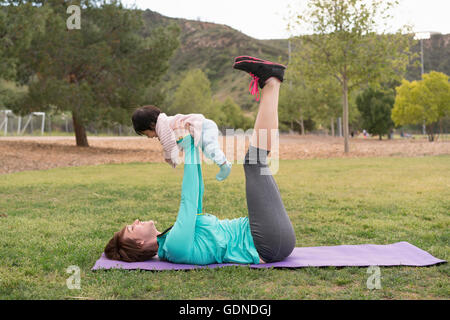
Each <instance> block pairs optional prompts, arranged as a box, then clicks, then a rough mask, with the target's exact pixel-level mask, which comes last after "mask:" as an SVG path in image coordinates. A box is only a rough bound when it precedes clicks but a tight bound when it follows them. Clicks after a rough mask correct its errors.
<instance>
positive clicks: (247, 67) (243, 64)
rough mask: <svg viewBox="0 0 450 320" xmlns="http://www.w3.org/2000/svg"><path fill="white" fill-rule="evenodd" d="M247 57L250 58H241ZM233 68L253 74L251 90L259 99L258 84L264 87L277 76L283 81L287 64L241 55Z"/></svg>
mask: <svg viewBox="0 0 450 320" xmlns="http://www.w3.org/2000/svg"><path fill="white" fill-rule="evenodd" d="M246 58H249V59H247V60H241V59H246ZM233 68H234V69H238V70H242V71H245V72H247V73H249V74H250V75H251V76H252V78H253V79H252V82H251V83H250V87H249V91H250V93H251V94H252V95H255V96H256V100H257V101H258V100H259V99H258V85H259V87H260V88H261V89H262V88H264V86H265V85H266V81H267V80H269V79H270V78H271V77H275V78H277V79H278V80H279V81H280V82H283V79H284V70H285V69H286V66H284V65H282V64H278V63H273V62H270V61H266V60H261V59H258V58H254V57H250V56H240V57H237V58H236V59H235V63H234V64H233Z"/></svg>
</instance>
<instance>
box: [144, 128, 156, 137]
mask: <svg viewBox="0 0 450 320" xmlns="http://www.w3.org/2000/svg"><path fill="white" fill-rule="evenodd" d="M142 133H143V134H144V135H146V136H147V137H148V138H154V137H156V131H155V130H144V131H142Z"/></svg>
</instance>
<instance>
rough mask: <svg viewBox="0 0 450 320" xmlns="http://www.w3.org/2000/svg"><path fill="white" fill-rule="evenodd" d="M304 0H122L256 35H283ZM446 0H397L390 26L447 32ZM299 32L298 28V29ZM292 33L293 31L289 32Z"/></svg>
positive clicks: (448, 0)
mask: <svg viewBox="0 0 450 320" xmlns="http://www.w3.org/2000/svg"><path fill="white" fill-rule="evenodd" d="M305 2H306V0H272V1H269V0H247V1H242V0H122V3H123V4H125V5H126V6H127V7H130V6H131V5H136V7H137V8H139V9H143V10H145V9H150V10H152V11H156V12H158V13H160V14H162V15H164V16H167V17H172V18H185V19H190V20H200V21H206V22H214V23H219V24H225V25H228V26H230V27H232V28H234V29H236V30H238V31H241V32H243V33H245V34H246V35H248V36H251V37H253V38H256V39H260V40H263V39H286V38H288V37H289V36H290V35H291V34H290V33H289V32H288V31H287V24H288V22H287V21H288V18H289V16H290V14H289V12H295V9H297V11H298V8H301V6H302V5H304V4H305ZM449 13H450V0H400V5H399V6H398V7H397V8H396V9H395V11H394V14H395V21H393V22H392V30H391V31H395V30H397V29H399V28H400V27H401V26H403V25H405V24H408V25H412V26H413V30H414V31H417V32H429V31H435V32H440V33H444V34H447V33H450V18H449V16H450V14H449ZM299 32H302V30H299ZM293 35H296V34H293Z"/></svg>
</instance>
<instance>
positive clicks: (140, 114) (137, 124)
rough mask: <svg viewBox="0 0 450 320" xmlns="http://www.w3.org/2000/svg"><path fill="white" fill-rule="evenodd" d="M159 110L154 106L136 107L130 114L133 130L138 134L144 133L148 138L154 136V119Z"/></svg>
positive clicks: (156, 117) (155, 119)
mask: <svg viewBox="0 0 450 320" xmlns="http://www.w3.org/2000/svg"><path fill="white" fill-rule="evenodd" d="M160 113H161V110H159V108H157V107H155V106H150V105H149V106H143V107H140V108H138V109H136V110H135V111H134V112H133V115H132V116H131V120H132V121H133V127H134V131H136V133H137V134H138V135H141V136H142V135H146V136H147V137H149V138H153V137H156V132H155V128H156V121H157V120H158V116H159V114H160Z"/></svg>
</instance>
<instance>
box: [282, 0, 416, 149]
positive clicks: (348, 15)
mask: <svg viewBox="0 0 450 320" xmlns="http://www.w3.org/2000/svg"><path fill="white" fill-rule="evenodd" d="M397 3H398V2H397V1H381V0H371V1H360V0H309V2H308V7H307V9H306V12H305V13H304V14H300V15H298V16H297V17H296V19H294V20H293V21H292V22H291V26H292V25H300V26H302V27H303V26H306V27H309V28H310V30H311V31H312V35H308V36H299V37H295V38H294V39H293V40H295V41H296V42H297V44H296V47H297V48H299V49H298V52H296V54H297V55H298V56H299V58H298V59H297V60H296V61H297V62H298V63H300V64H301V66H300V69H301V70H302V71H303V73H304V74H305V75H306V77H308V76H314V77H316V76H317V75H321V76H323V77H330V76H331V77H333V78H334V79H335V80H336V81H337V82H338V83H339V85H340V87H341V93H342V106H343V107H342V109H343V122H344V123H343V126H344V150H345V152H346V153H347V152H349V145H348V131H349V94H350V93H351V92H352V90H354V89H355V88H358V87H359V86H361V84H363V83H373V82H377V81H379V80H380V79H389V78H395V77H399V76H401V75H402V74H403V73H404V72H405V70H406V66H407V64H408V62H409V48H410V46H411V43H412V41H413V38H412V36H409V37H408V36H403V35H402V32H401V30H399V31H398V32H396V33H395V34H387V33H386V32H384V31H383V32H382V33H381V34H379V33H378V34H377V32H379V31H378V30H377V28H378V27H379V26H378V24H377V22H376V21H384V22H388V21H389V19H390V18H392V17H391V16H390V15H389V11H390V10H391V9H392V8H393V7H394V6H395V5H396V4H397Z"/></svg>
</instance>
